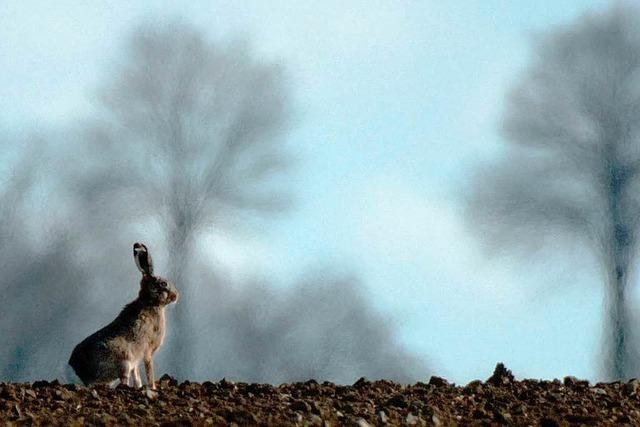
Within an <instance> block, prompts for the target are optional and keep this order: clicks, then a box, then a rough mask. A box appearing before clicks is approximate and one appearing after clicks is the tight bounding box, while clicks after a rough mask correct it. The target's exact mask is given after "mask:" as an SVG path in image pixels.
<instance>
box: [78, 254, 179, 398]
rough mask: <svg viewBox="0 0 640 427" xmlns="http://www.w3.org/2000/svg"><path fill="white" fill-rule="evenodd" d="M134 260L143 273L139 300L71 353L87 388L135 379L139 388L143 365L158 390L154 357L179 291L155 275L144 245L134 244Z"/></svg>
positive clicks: (126, 307) (148, 379)
mask: <svg viewBox="0 0 640 427" xmlns="http://www.w3.org/2000/svg"><path fill="white" fill-rule="evenodd" d="M133 257H134V260H135V262H136V265H137V266H138V269H139V270H140V272H141V273H142V279H141V280H140V292H139V293H138V298H136V300H134V301H133V302H131V303H129V304H127V305H126V306H125V307H124V309H123V310H122V312H120V314H119V315H118V317H116V319H115V320H114V321H113V322H111V323H109V324H108V325H107V326H105V327H104V328H102V329H100V330H99V331H98V332H96V333H94V334H92V335H90V336H88V337H87V338H85V339H84V341H82V342H81V343H80V344H78V345H77V346H76V348H74V349H73V352H72V353H71V358H70V359H69V365H71V367H72V368H73V370H74V371H75V372H76V374H77V375H78V376H79V377H80V379H81V380H82V382H84V383H85V384H86V385H89V384H94V383H108V382H112V381H115V380H117V379H119V380H120V381H121V382H122V384H126V385H129V378H130V377H131V376H133V383H134V385H135V386H136V387H140V386H142V381H141V380H140V372H139V370H138V365H139V364H140V361H144V367H145V371H146V373H147V384H148V385H149V386H150V387H151V388H155V383H154V377H153V354H154V353H155V351H156V350H157V349H158V347H160V345H162V341H163V340H164V333H165V320H164V309H165V307H166V306H167V305H168V304H171V303H172V302H175V301H177V300H178V291H177V290H176V287H175V285H174V284H173V283H171V282H170V281H168V280H166V279H163V278H162V277H158V276H154V275H153V262H152V260H151V255H150V254H149V251H148V250H147V247H146V246H145V245H143V244H142V243H135V244H134V245H133Z"/></svg>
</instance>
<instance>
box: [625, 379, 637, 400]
mask: <svg viewBox="0 0 640 427" xmlns="http://www.w3.org/2000/svg"><path fill="white" fill-rule="evenodd" d="M622 390H623V391H624V393H625V394H626V395H627V396H631V395H635V394H638V391H639V390H640V380H638V379H635V378H634V379H632V380H630V381H629V382H627V383H625V384H624V385H623V386H622Z"/></svg>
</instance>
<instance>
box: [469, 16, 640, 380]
mask: <svg viewBox="0 0 640 427" xmlns="http://www.w3.org/2000/svg"><path fill="white" fill-rule="evenodd" d="M639 29H640V17H639V14H638V11H637V10H636V9H635V8H632V7H631V6H620V5H618V6H616V7H613V8H612V9H610V10H608V11H606V12H603V13H599V14H592V15H587V16H584V17H582V18H581V19H579V20H578V21H577V22H575V23H573V24H571V25H569V26H566V27H564V28H561V29H558V30H556V31H554V32H552V33H550V34H548V35H546V36H545V37H542V38H541V40H540V43H539V44H538V46H537V50H536V53H537V55H536V57H535V60H534V61H533V63H532V64H531V65H530V67H529V68H528V69H527V70H526V72H525V73H524V76H523V77H522V79H521V80H520V82H519V83H518V84H517V85H516V87H515V89H514V90H513V92H512V93H511V96H510V98H509V102H508V105H507V109H506V114H505V119H504V132H505V135H506V137H507V139H508V141H509V142H510V143H511V144H510V147H509V149H508V151H507V152H506V156H504V158H503V159H501V160H500V161H499V162H498V163H497V164H494V165H490V167H488V168H485V169H483V170H482V171H481V172H480V173H479V175H478V177H477V178H478V179H477V180H476V181H475V183H476V184H475V193H474V197H473V201H472V204H471V209H470V213H471V216H472V217H473V218H474V220H475V221H477V223H478V222H479V223H481V225H482V227H479V228H478V230H480V231H481V233H482V234H483V235H485V236H492V237H493V238H494V239H497V240H494V241H498V242H500V243H516V244H519V245H524V246H529V247H531V245H534V244H535V243H536V239H537V238H539V237H549V236H553V235H554V234H555V235H556V236H557V235H563V236H568V237H572V238H574V239H579V241H581V242H585V243H588V244H589V245H590V246H591V248H592V249H593V251H594V254H595V255H596V257H597V259H598V260H599V261H600V263H601V266H602V270H603V273H604V274H603V276H604V283H605V286H606V294H607V317H608V318H607V321H606V322H605V323H606V328H605V349H606V358H605V359H604V363H605V370H606V375H607V376H608V377H610V378H627V377H630V376H631V375H632V374H633V373H632V369H633V366H632V359H633V358H632V353H633V352H632V345H631V343H630V338H631V324H630V321H629V315H628V311H627V310H628V308H627V302H626V296H627V294H628V288H629V285H630V284H631V283H632V277H633V273H634V272H635V261H636V258H637V249H638V248H637V244H638V229H639V225H640V222H639V219H640V204H639V202H640V197H639V196H640V180H639V179H638V178H639V176H640V139H639V137H640V31H639Z"/></svg>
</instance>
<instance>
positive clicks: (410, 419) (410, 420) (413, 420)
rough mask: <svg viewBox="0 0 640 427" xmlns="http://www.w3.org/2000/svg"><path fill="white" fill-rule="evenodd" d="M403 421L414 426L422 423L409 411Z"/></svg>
mask: <svg viewBox="0 0 640 427" xmlns="http://www.w3.org/2000/svg"><path fill="white" fill-rule="evenodd" d="M404 422H405V423H406V424H407V425H408V426H415V425H421V424H422V419H421V418H420V417H418V416H416V415H413V414H412V413H411V412H410V413H409V414H408V415H407V416H406V418H405V419H404Z"/></svg>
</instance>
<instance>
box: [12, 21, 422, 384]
mask: <svg viewBox="0 0 640 427" xmlns="http://www.w3.org/2000/svg"><path fill="white" fill-rule="evenodd" d="M282 68H283V67H282V66H281V65H280V64H274V63H267V62H262V61H260V60H258V59H255V58H253V57H252V54H251V51H250V50H249V49H248V46H247V45H246V43H245V42H242V41H234V42H225V43H222V42H220V43H219V44H215V43H212V42H210V41H208V40H207V39H206V38H204V37H203V35H202V34H201V33H200V32H198V31H197V30H195V29H194V28H192V27H190V26H188V25H186V24H184V23H176V22H173V23H169V24H161V25H153V24H144V25H142V26H138V27H136V28H134V29H133V30H132V31H131V33H130V36H129V39H128V41H127V43H126V46H125V50H124V53H123V54H122V57H121V58H118V61H117V65H115V66H114V69H119V70H121V71H120V72H119V73H116V74H115V78H114V79H112V80H111V81H109V82H107V83H106V84H105V85H104V86H103V87H102V88H101V89H100V90H99V91H98V96H97V99H98V100H99V102H100V103H101V105H103V107H101V108H100V109H98V110H97V111H98V112H97V113H96V114H95V115H93V116H90V117H83V118H81V120H79V122H78V123H76V124H73V125H72V124H70V123H67V124H64V123H61V124H60V127H59V128H58V129H52V130H50V131H43V130H42V129H40V130H39V131H38V136H37V137H33V138H27V139H26V141H23V140H22V139H20V138H16V139H15V140H12V139H11V138H10V137H9V138H7V139H8V140H6V141H4V144H5V145H4V146H5V147H6V148H7V149H9V150H11V151H13V152H15V153H16V155H15V158H16V159H17V160H14V161H12V162H10V163H9V165H8V167H7V173H6V175H5V176H4V177H3V178H4V179H3V185H2V190H3V191H2V193H1V197H2V200H1V202H0V206H2V227H1V228H0V240H1V241H2V242H3V245H2V253H1V254H0V259H1V264H2V266H3V281H2V293H3V295H5V297H6V298H7V299H8V301H11V303H10V304H9V305H8V307H6V309H5V310H4V311H3V317H2V328H3V331H4V333H3V336H2V343H1V345H0V348H2V353H0V358H1V362H0V366H2V374H1V377H2V378H3V380H12V381H32V380H35V379H38V378H60V379H63V380H65V381H74V377H73V375H70V374H69V370H68V369H67V368H66V361H67V360H68V355H69V354H70V352H71V350H72V349H73V347H74V346H75V344H77V343H78V342H79V341H81V340H82V339H83V338H84V337H85V336H87V335H89V334H90V333H92V332H94V331H95V330H97V329H98V328H100V327H101V326H104V325H105V324H106V323H108V322H110V321H111V320H112V319H113V318H114V317H115V316H116V314H117V313H118V312H119V310H120V309H121V308H122V307H123V306H124V305H125V304H126V303H128V302H129V301H131V300H133V299H134V298H135V297H136V296H137V288H138V282H139V277H137V274H136V268H135V266H134V263H133V258H131V250H130V247H131V245H132V243H133V242H134V241H144V242H146V243H147V244H148V246H149V247H150V249H151V251H152V253H153V254H154V257H157V258H158V259H160V260H162V262H161V263H160V264H159V265H157V267H156V269H157V270H158V271H160V272H161V274H162V275H164V276H167V277H169V278H170V279H171V280H172V281H174V282H175V283H176V285H177V287H178V289H179V291H180V293H181V299H180V302H179V303H178V304H177V305H176V306H175V307H171V308H170V309H169V316H168V317H169V320H168V323H169V327H168V329H169V332H168V337H167V342H166V343H165V345H164V347H163V348H162V351H160V354H159V364H158V365H157V366H158V369H159V370H160V371H161V372H167V373H169V374H171V375H174V376H176V377H178V378H180V379H186V378H189V379H191V380H205V379H215V378H222V377H226V378H232V379H238V380H245V381H261V382H284V381H293V380H304V379H309V378H318V379H326V380H332V381H336V382H342V383H348V382H352V381H354V380H356V379H357V378H359V377H361V376H367V377H369V378H392V379H396V380H399V381H404V382H410V381H415V380H417V379H419V378H424V376H425V375H426V373H427V370H426V368H425V364H424V363H423V362H421V361H419V360H418V359H417V358H415V357H413V356H411V355H410V354H409V353H408V352H407V351H406V350H404V349H403V348H402V346H401V345H400V344H399V343H398V341H397V339H396V337H395V334H394V329H393V327H392V326H391V324H390V323H389V322H388V319H386V318H385V317H384V316H383V315H382V314H380V313H379V312H377V311H376V310H375V309H374V308H372V306H371V304H370V302H369V300H368V299H367V297H366V296H365V295H364V290H363V288H362V286H361V285H360V283H359V280H358V279H357V278H356V277H354V276H346V275H344V276H343V275H340V274H338V273H331V272H330V267H327V270H326V271H318V272H315V273H311V272H309V273H307V274H305V275H304V277H301V278H299V279H297V280H296V281H295V283H293V284H284V285H285V286H283V284H278V283H275V284H274V283H273V282H272V280H271V279H270V278H269V277H266V274H264V275H259V276H258V277H256V278H254V279H251V280H248V279H246V280H245V281H243V282H240V283H239V282H238V281H237V280H233V279H231V278H229V277H225V275H224V274H223V273H221V272H219V271H216V268H215V262H214V261H213V260H212V258H211V251H209V253H208V254H207V253H203V251H201V250H199V246H201V244H200V243H201V242H202V241H203V240H204V239H205V237H206V236H209V235H211V234H215V233H220V232H221V230H225V231H226V232H229V233H231V234H233V231H234V230H237V229H239V228H242V227H243V224H246V223H249V224H250V223H251V219H252V218H256V217H260V216H264V215H277V214H279V213H281V212H282V211H286V210H289V209H291V206H292V204H293V202H292V201H290V200H291V199H292V198H293V197H292V196H293V195H292V194H288V193H287V189H286V181H283V180H280V181H276V184H275V185H274V184H273V183H271V185H270V181H273V179H272V178H277V175H279V174H283V173H285V172H286V171H287V169H288V165H289V164H290V160H289V155H288V153H287V152H286V151H285V149H284V146H283V143H282V140H283V135H284V134H285V133H286V131H287V125H286V124H285V123H286V118H287V115H288V111H289V110H290V109H292V108H293V105H292V102H290V101H289V97H288V84H289V83H288V81H287V79H286V78H285V77H284V75H283V72H282ZM253 230H254V232H257V231H256V227H254V229H253ZM215 251H216V248H213V252H214V253H215Z"/></svg>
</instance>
